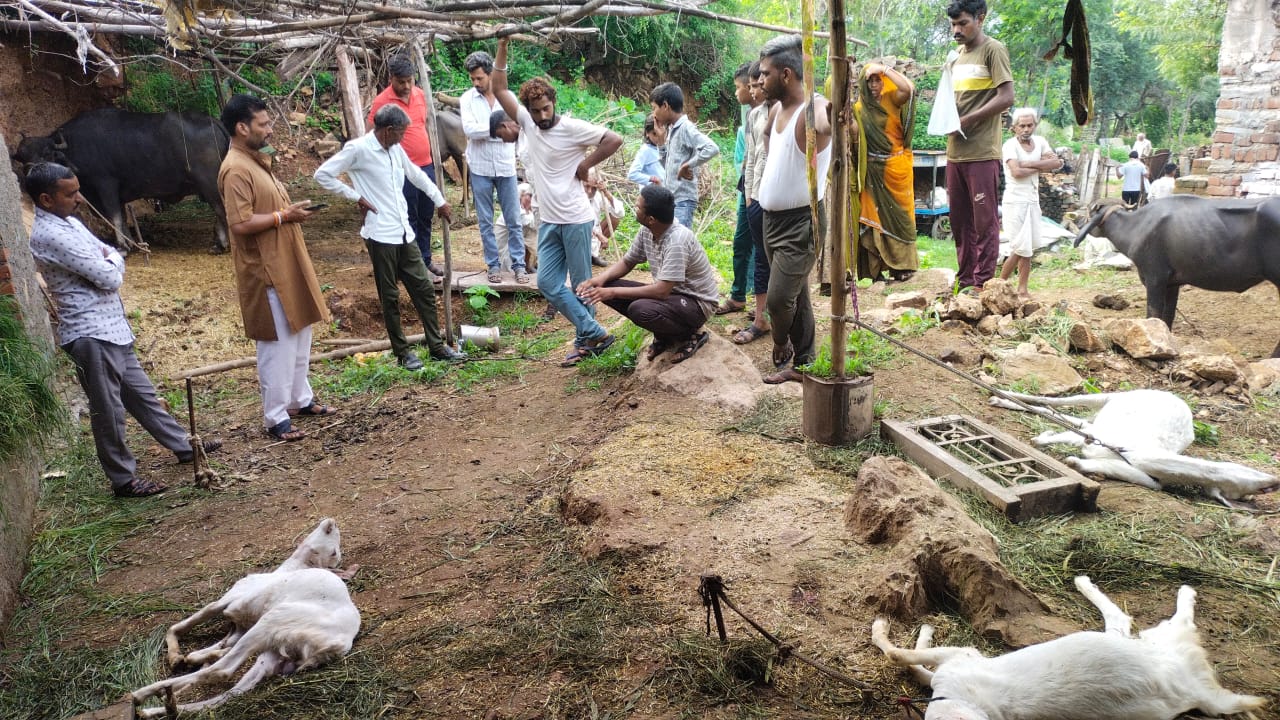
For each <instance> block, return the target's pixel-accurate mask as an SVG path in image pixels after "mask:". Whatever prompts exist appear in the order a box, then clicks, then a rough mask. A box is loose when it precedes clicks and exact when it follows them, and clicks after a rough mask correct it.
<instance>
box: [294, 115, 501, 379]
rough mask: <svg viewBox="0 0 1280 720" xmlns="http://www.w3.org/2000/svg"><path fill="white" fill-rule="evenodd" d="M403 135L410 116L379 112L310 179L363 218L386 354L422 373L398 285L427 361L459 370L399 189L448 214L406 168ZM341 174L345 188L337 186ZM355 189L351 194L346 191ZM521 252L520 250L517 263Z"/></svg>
mask: <svg viewBox="0 0 1280 720" xmlns="http://www.w3.org/2000/svg"><path fill="white" fill-rule="evenodd" d="M408 129H409V116H408V115H406V114H405V112H404V110H401V109H400V108H399V107H396V106H395V105H384V106H382V108H381V109H379V110H378V112H377V113H375V114H374V116H373V130H371V131H370V132H369V133H367V134H365V135H364V136H363V137H358V138H356V139H355V140H351V141H348V142H347V144H346V145H343V146H342V150H339V151H338V154H336V155H334V156H333V157H331V158H329V159H328V160H326V161H325V162H324V164H323V165H321V166H320V167H319V168H318V169H317V170H316V173H315V178H316V182H318V183H320V187H322V188H324V189H326V190H328V191H329V192H333V193H337V194H339V195H341V196H343V197H345V198H347V199H348V200H351V201H352V202H354V203H355V204H356V207H358V208H359V209H360V212H361V213H362V214H363V215H364V222H363V224H362V225H361V227H360V237H362V238H364V241H365V242H364V246H365V249H366V250H368V251H369V262H370V263H371V264H372V265H373V282H374V285H375V286H376V287H377V289H378V300H379V302H380V303H381V304H382V321H383V323H384V324H385V325H386V327H387V339H388V340H390V341H391V352H392V354H393V355H395V356H396V360H397V362H399V363H400V367H403V368H404V369H405V370H409V371H417V370H421V369H422V367H423V365H422V360H421V359H420V358H419V357H418V355H417V353H415V352H413V350H412V349H411V348H410V346H409V341H408V339H406V338H405V335H404V328H403V327H402V326H401V324H400V287H399V286H400V283H404V289H405V290H406V291H408V293H409V299H410V300H411V301H413V307H414V308H415V309H416V310H417V311H418V317H419V318H421V320H422V327H423V331H424V333H425V335H426V337H425V343H426V346H427V348H428V349H429V350H430V352H431V357H432V359H435V360H444V361H446V362H451V363H452V362H461V361H463V360H466V359H467V356H466V354H465V353H461V352H458V351H457V350H454V349H453V348H451V347H449V346H448V345H446V344H445V342H444V339H443V338H442V337H441V336H440V321H439V320H438V319H437V317H436V289H435V286H434V285H432V283H431V278H429V277H427V268H426V265H425V264H424V263H423V262H422V253H421V251H420V250H418V245H417V243H415V242H414V237H413V228H411V227H410V225H409V211H408V208H407V203H406V201H405V198H404V193H403V192H402V190H401V189H402V188H403V187H404V183H405V182H406V181H407V182H410V183H412V184H413V185H414V186H415V187H417V188H418V189H419V190H421V191H422V192H423V193H424V194H426V195H427V196H428V197H430V198H431V202H432V205H433V207H435V211H436V212H437V213H439V214H440V217H442V218H444V219H445V221H448V220H450V219H452V218H453V211H452V210H451V209H450V208H449V203H448V202H446V201H445V198H444V196H443V195H441V194H440V189H439V188H437V187H436V184H435V183H433V182H431V178H429V177H427V174H426V173H424V172H422V170H421V169H420V168H419V167H418V166H417V165H414V164H413V161H412V160H410V159H409V156H408V155H406V154H405V151H404V148H402V147H400V140H401V138H403V137H404V135H405V132H407V131H408ZM343 173H346V175H347V177H348V178H350V180H351V185H348V184H346V183H344V182H342V180H340V179H339V178H338V176H339V175H342V174H343ZM352 185H354V186H355V187H352ZM523 251H524V248H523V247H522V248H521V255H523V254H524V253H523Z"/></svg>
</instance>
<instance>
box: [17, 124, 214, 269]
mask: <svg viewBox="0 0 1280 720" xmlns="http://www.w3.org/2000/svg"><path fill="white" fill-rule="evenodd" d="M229 144H230V138H229V137H228V136H227V133H226V131H225V130H224V129H223V128H222V125H221V124H220V123H219V122H218V121H217V120H215V119H214V118H211V117H209V116H207V115H201V114H200V113H194V112H182V113H179V112H166V113H135V112H128V111H125V110H120V109H117V108H103V109H99V110H90V111H88V112H85V113H81V114H79V115H77V116H75V117H74V118H72V119H71V120H70V121H69V122H67V123H66V124H65V125H63V126H62V127H60V128H58V129H57V130H54V131H53V133H51V134H50V135H49V136H48V137H31V138H25V139H23V140H22V142H21V143H19V145H18V151H17V153H16V154H15V155H14V159H16V160H18V161H19V162H22V163H24V164H28V163H34V162H41V161H45V162H56V163H59V164H61V165H66V166H67V167H69V168H71V169H72V170H73V171H74V172H75V174H76V176H77V177H78V178H79V179H80V192H81V193H82V194H83V195H84V198H85V200H87V201H89V203H90V204H91V205H93V206H94V207H95V208H97V210H98V211H99V212H100V213H102V214H103V216H105V217H106V218H107V219H108V220H109V221H111V224H112V225H114V226H115V229H116V232H117V233H120V234H121V235H124V234H125V233H126V229H125V227H124V215H123V212H122V211H123V208H124V204H125V203H127V202H130V201H133V200H137V199H139V198H154V199H157V200H161V201H164V202H177V201H178V200H181V199H182V198H184V197H187V196H188V195H198V196H199V197H200V199H201V200H204V201H205V202H206V203H208V204H209V205H211V206H213V212H214V219H215V220H216V222H217V242H216V245H215V246H214V251H215V252H221V251H225V250H226V249H227V213H226V210H225V208H224V207H223V205H222V197H221V196H220V195H219V194H218V168H219V166H221V164H222V158H223V157H225V156H226V154H227V147H228V145H229Z"/></svg>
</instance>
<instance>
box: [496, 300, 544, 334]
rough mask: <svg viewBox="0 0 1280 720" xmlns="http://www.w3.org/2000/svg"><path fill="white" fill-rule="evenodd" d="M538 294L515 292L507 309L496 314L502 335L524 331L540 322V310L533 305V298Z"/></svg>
mask: <svg viewBox="0 0 1280 720" xmlns="http://www.w3.org/2000/svg"><path fill="white" fill-rule="evenodd" d="M535 297H541V296H540V295H531V294H529V293H517V294H516V297H515V301H514V302H513V303H512V305H511V308H510V309H509V310H504V311H503V312H501V313H499V314H498V327H499V328H501V329H502V333H503V334H504V335H508V336H510V335H515V334H517V333H526V332H528V331H530V330H533V329H534V328H536V327H538V326H539V325H541V324H542V310H541V309H535V308H534V307H533V298H535Z"/></svg>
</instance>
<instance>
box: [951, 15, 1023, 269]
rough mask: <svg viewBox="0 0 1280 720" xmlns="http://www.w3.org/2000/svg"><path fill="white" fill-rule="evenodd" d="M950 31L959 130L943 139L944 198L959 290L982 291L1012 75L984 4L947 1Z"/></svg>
mask: <svg viewBox="0 0 1280 720" xmlns="http://www.w3.org/2000/svg"><path fill="white" fill-rule="evenodd" d="M947 17H949V18H951V33H952V35H953V36H954V37H955V41H956V42H957V43H958V44H959V45H960V47H959V51H958V54H957V57H956V59H955V61H954V63H953V65H952V77H953V83H954V87H955V98H956V110H957V111H958V112H959V113H960V130H959V131H957V132H953V133H951V134H950V135H948V136H947V198H948V201H949V205H950V215H951V232H952V235H954V236H955V241H956V260H957V263H958V265H959V269H958V270H957V271H956V281H957V283H958V284H959V286H960V288H961V289H965V288H974V289H976V290H980V289H982V285H983V283H985V282H986V281H987V280H990V279H991V278H992V277H994V276H995V274H996V261H997V260H998V259H999V255H1000V217H999V214H998V209H997V205H996V203H997V198H998V197H999V194H998V189H997V184H998V182H999V179H1000V173H1001V170H1000V164H1001V163H1000V148H1001V144H1002V143H1001V133H1002V130H1003V128H1002V127H1001V121H1000V116H1001V114H1002V113H1004V111H1005V110H1008V109H1009V108H1010V107H1013V71H1012V70H1011V69H1010V66H1009V51H1008V50H1007V49H1006V48H1005V46H1004V44H1003V43H1001V42H1000V41H999V40H996V39H995V38H993V37H990V36H988V35H987V34H986V33H985V32H983V29H982V25H983V23H984V22H985V21H986V19H987V3H986V0H952V2H951V4H950V5H948V6H947Z"/></svg>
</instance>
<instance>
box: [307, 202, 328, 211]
mask: <svg viewBox="0 0 1280 720" xmlns="http://www.w3.org/2000/svg"><path fill="white" fill-rule="evenodd" d="M327 207H329V203H316V204H314V205H308V206H306V207H304V208H302V209H303V210H306V211H307V212H315V211H317V210H323V209H325V208H327Z"/></svg>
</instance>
